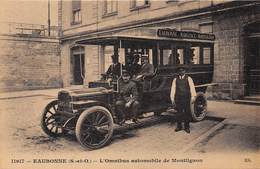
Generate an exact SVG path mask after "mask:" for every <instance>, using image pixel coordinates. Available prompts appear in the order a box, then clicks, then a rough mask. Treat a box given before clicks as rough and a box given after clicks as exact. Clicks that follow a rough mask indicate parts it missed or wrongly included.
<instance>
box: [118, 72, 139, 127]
mask: <svg viewBox="0 0 260 169" xmlns="http://www.w3.org/2000/svg"><path fill="white" fill-rule="evenodd" d="M130 78H131V75H130V73H129V72H128V71H126V70H123V73H122V80H119V97H118V100H117V101H116V112H117V113H119V124H123V123H124V121H125V117H126V113H132V115H133V122H135V123H136V122H137V116H138V110H139V101H138V91H137V87H136V84H135V83H134V82H133V81H131V80H130Z"/></svg>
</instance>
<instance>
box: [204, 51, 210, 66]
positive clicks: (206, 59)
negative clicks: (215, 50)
mask: <svg viewBox="0 0 260 169" xmlns="http://www.w3.org/2000/svg"><path fill="white" fill-rule="evenodd" d="M210 63H211V61H210V48H203V64H210Z"/></svg>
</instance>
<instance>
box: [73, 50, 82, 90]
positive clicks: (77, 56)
mask: <svg viewBox="0 0 260 169" xmlns="http://www.w3.org/2000/svg"><path fill="white" fill-rule="evenodd" d="M84 51H85V50H84V47H82V46H76V47H73V48H72V49H71V84H72V85H83V83H84V78H85V53H84Z"/></svg>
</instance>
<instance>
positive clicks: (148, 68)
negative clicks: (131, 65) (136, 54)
mask: <svg viewBox="0 0 260 169" xmlns="http://www.w3.org/2000/svg"><path fill="white" fill-rule="evenodd" d="M141 59H142V60H141V61H142V66H141V69H140V71H139V73H138V75H137V77H136V79H143V78H144V77H146V76H151V75H153V73H154V66H153V65H152V64H150V63H149V59H148V56H147V55H143V56H142V58H141Z"/></svg>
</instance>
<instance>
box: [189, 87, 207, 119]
mask: <svg viewBox="0 0 260 169" xmlns="http://www.w3.org/2000/svg"><path fill="white" fill-rule="evenodd" d="M190 105H191V117H192V120H193V121H195V122H196V121H201V120H203V119H204V118H205V117H206V114H207V98H206V97H205V94H204V93H203V92H198V93H197V96H196V98H195V101H194V103H191V104H190Z"/></svg>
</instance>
